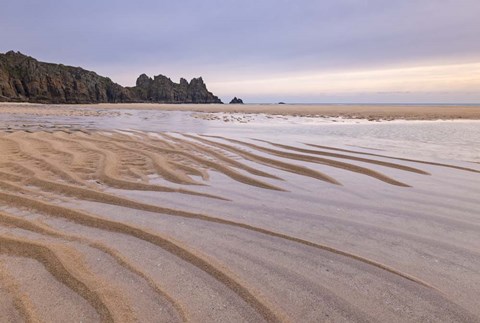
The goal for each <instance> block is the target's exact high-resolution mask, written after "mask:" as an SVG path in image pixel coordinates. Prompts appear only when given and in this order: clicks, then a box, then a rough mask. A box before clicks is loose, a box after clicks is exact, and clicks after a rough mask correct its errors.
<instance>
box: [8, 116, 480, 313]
mask: <svg viewBox="0 0 480 323" xmlns="http://www.w3.org/2000/svg"><path fill="white" fill-rule="evenodd" d="M88 111H89V112H88V113H90V115H85V114H83V113H81V112H74V113H75V114H77V115H69V114H66V115H59V114H58V113H57V114H53V115H41V116H39V115H33V114H32V113H11V114H5V113H4V114H1V115H0V128H1V129H2V132H1V133H0V151H1V152H2V154H1V156H0V187H1V192H0V206H1V207H0V239H1V243H0V251H1V255H0V273H1V274H2V275H1V276H0V277H1V279H0V304H1V305H0V320H1V321H15V320H18V321H22V320H32V321H35V320H39V321H48V322H51V321H57V322H62V321H65V320H69V318H71V317H76V318H78V321H122V322H124V321H142V322H152V321H216V322H224V321H232V322H243V321H251V322H258V321H292V322H299V321H304V322H318V321H335V322H339V321H382V322H384V321H407V322H408V321H411V322H418V321H435V322H439V321H440V322H475V321H478V320H479V319H480V311H479V309H478V306H477V304H478V302H477V299H478V297H479V295H480V254H479V253H478V250H479V247H480V238H479V236H480V235H479V233H480V216H479V210H480V201H479V199H478V196H480V165H479V164H478V163H476V162H480V158H479V153H480V151H479V150H480V147H479V144H478V143H479V142H480V137H479V136H480V134H479V131H478V130H477V129H478V126H479V125H480V124H479V123H478V122H475V121H454V122H453V121H438V122H432V121H422V122H420V121H418V122H415V121H390V122H385V123H384V122H380V123H376V122H366V121H363V120H343V119H338V118H337V119H335V118H333V119H332V118H308V117H283V116H269V115H242V114H209V113H198V112H195V113H192V112H185V111H184V112H179V111H176V112H174V111H172V112H167V111H151V110H150V111H142V110H118V111H115V110H111V109H110V110H99V111H97V113H93V114H92V113H91V110H88ZM69 113H70V112H69ZM334 120H335V121H334Z"/></svg>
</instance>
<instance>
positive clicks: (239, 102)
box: [230, 97, 243, 104]
mask: <svg viewBox="0 0 480 323" xmlns="http://www.w3.org/2000/svg"><path fill="white" fill-rule="evenodd" d="M230 104H243V100H242V99H240V98H237V97H234V98H233V99H232V101H230Z"/></svg>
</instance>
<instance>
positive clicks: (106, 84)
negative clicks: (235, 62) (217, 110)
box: [0, 52, 221, 103]
mask: <svg viewBox="0 0 480 323" xmlns="http://www.w3.org/2000/svg"><path fill="white" fill-rule="evenodd" d="M0 101H22V102H40V103H121V102H161V103H221V101H220V100H219V99H218V98H217V97H216V96H214V95H213V94H212V93H210V92H208V90H207V88H206V86H205V84H204V83H203V80H202V79H201V78H200V79H193V80H192V81H191V82H190V83H188V82H187V81H186V80H185V79H181V80H180V83H179V84H177V83H174V82H172V81H171V80H170V79H169V78H167V77H165V76H162V75H159V76H156V77H155V78H154V79H151V78H149V77H148V76H147V75H145V74H142V75H141V76H140V77H139V78H138V80H137V86H135V87H131V88H124V87H122V86H121V85H119V84H116V83H114V82H113V81H112V80H110V79H109V78H107V77H103V76H100V75H98V74H96V73H95V72H91V71H87V70H84V69H82V68H80V67H71V66H65V65H61V64H50V63H43V62H39V61H37V60H36V59H34V58H32V57H29V56H25V55H23V54H21V53H18V52H17V53H16V52H8V53H6V54H0Z"/></svg>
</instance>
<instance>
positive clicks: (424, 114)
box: [0, 102, 480, 120]
mask: <svg viewBox="0 0 480 323" xmlns="http://www.w3.org/2000/svg"><path fill="white" fill-rule="evenodd" d="M72 108H74V109H72ZM72 110H73V111H72ZM88 110H90V111H88ZM100 110H157V111H195V112H208V113H219V112H227V113H245V114H251V113H252V114H259V113H264V114H273V115H295V116H322V117H342V118H347V119H370V120H380V119H382V120H394V119H405V120H436V119H445V120H452V119H470V120H480V105H380V104H379V105H328V104H324V105H316V104H234V105H232V104H156V103H115V104H106V103H105V104H78V105H61V104H59V105H43V104H33V103H5V102H3V103H2V102H0V113H7V112H8V113H32V114H39V115H52V114H55V113H56V114H67V113H71V114H72V115H80V114H82V115H89V114H97V113H105V112H99V111H100Z"/></svg>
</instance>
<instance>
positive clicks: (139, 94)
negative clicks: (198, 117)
mask: <svg viewBox="0 0 480 323" xmlns="http://www.w3.org/2000/svg"><path fill="white" fill-rule="evenodd" d="M129 90H131V92H132V93H133V95H134V97H135V98H136V100H137V101H141V102H160V103H222V101H221V100H220V99H219V98H218V97H216V96H214V95H213V94H212V93H211V92H209V91H208V90H207V86H206V85H205V83H204V82H203V79H202V78H201V77H200V78H194V79H192V80H191V81H190V83H189V82H188V81H187V80H185V79H184V78H182V79H180V83H175V82H173V81H172V80H171V79H169V78H168V77H166V76H163V75H157V76H155V77H154V78H153V79H152V78H150V77H148V76H147V75H145V74H142V75H140V77H139V78H138V79H137V83H136V86H135V87H133V88H129Z"/></svg>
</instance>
